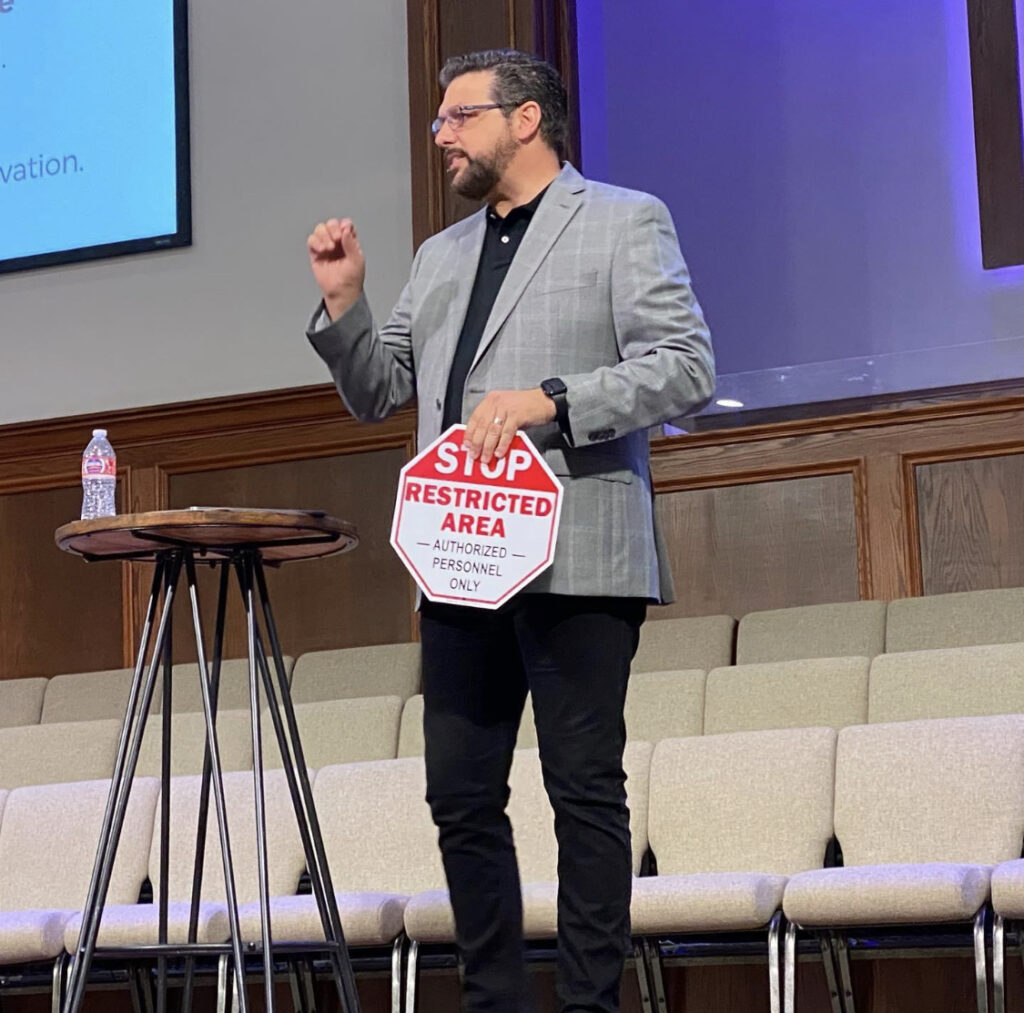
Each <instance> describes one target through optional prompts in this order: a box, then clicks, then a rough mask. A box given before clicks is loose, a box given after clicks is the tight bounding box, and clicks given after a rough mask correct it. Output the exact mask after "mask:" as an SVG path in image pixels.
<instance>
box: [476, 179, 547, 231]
mask: <svg viewBox="0 0 1024 1013" xmlns="http://www.w3.org/2000/svg"><path fill="white" fill-rule="evenodd" d="M550 188H551V184H550V183H548V185H547V186H546V187H544V189H543V190H541V192H540V193H539V194H537V196H536V197H534V198H533V200H532V201H530V202H529V203H527V204H520V205H519V207H515V208H512V210H511V211H509V213H508V214H507V215H505V217H504V218H502V217H501V216H500V215H499V214H498V213H497V212H496V211H495V210H494V208H488V209H487V220H488V221H489V222H495V223H508V224H509V225H511V224H513V223H514V222H516V221H517V220H520V219H521V220H522V221H526V222H528V221H530V219H531V218H533V214H534V212H535V211H536V210H537V208H538V207H540V202H541V201H542V200H543V199H544V194H546V193H547V192H548V190H549V189H550Z"/></svg>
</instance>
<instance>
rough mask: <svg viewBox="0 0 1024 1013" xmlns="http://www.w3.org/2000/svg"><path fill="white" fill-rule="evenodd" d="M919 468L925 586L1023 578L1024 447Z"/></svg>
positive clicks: (954, 587) (1014, 582)
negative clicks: (1008, 452) (993, 454)
mask: <svg viewBox="0 0 1024 1013" xmlns="http://www.w3.org/2000/svg"><path fill="white" fill-rule="evenodd" d="M916 473H917V489H918V524H919V530H920V540H921V569H922V588H923V590H924V593H925V594H941V593H942V592H945V591H966V590H973V589H975V588H983V587H1021V586H1024V553H1022V552H1021V546H1022V545H1024V453H1019V454H1007V455H999V456H993V457H979V458H974V459H972V460H956V461H942V462H936V463H934V464H923V465H919V466H918V467H917V469H916ZM1022 635H1024V634H1022Z"/></svg>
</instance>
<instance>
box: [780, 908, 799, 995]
mask: <svg viewBox="0 0 1024 1013" xmlns="http://www.w3.org/2000/svg"><path fill="white" fill-rule="evenodd" d="M782 1008H783V1011H784V1013H796V925H795V924H794V923H793V922H786V943H785V948H784V949H783V954H782Z"/></svg>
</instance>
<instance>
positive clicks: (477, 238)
mask: <svg viewBox="0 0 1024 1013" xmlns="http://www.w3.org/2000/svg"><path fill="white" fill-rule="evenodd" d="M485 212H486V209H485V208H481V209H480V210H479V211H477V212H475V213H474V214H473V215H471V216H470V217H469V218H468V219H466V223H467V226H468V227H467V228H466V230H465V231H464V232H463V233H462V235H460V236H459V238H458V239H457V240H456V244H455V250H454V256H452V264H451V272H452V275H453V276H454V278H455V295H454V296H453V298H452V302H451V306H450V307H449V311H448V312H447V313H446V314H445V317H444V326H443V327H442V328H441V333H440V335H439V337H440V347H439V349H438V357H437V361H438V362H439V363H442V364H443V366H444V376H442V377H441V380H440V383H441V386H442V389H443V388H444V385H445V384H446V383H447V382H448V369H449V367H450V366H451V362H452V358H453V357H454V355H455V346H456V345H457V344H458V341H459V334H460V333H461V332H462V325H463V323H464V322H465V320H466V311H467V310H468V309H469V297H470V296H471V295H472V293H473V282H474V281H475V280H476V269H477V265H478V264H479V263H480V254H481V252H482V251H483V247H484V232H485V230H486V219H485Z"/></svg>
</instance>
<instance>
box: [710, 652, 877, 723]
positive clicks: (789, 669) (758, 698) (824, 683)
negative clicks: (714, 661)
mask: <svg viewBox="0 0 1024 1013" xmlns="http://www.w3.org/2000/svg"><path fill="white" fill-rule="evenodd" d="M869 664H870V662H869V661H868V659H867V658H807V659H803V660H800V661H775V662H767V663H764V664H759V665H735V666H733V667H731V668H716V669H715V670H714V671H713V672H709V673H708V680H707V689H706V691H705V704H704V734H705V735H715V734H720V733H723V732H746V731H757V730H759V729H765V728H807V727H812V726H819V727H829V728H842V727H844V726H845V725H857V724H863V723H864V722H865V721H866V720H867V709H868V668H869Z"/></svg>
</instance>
